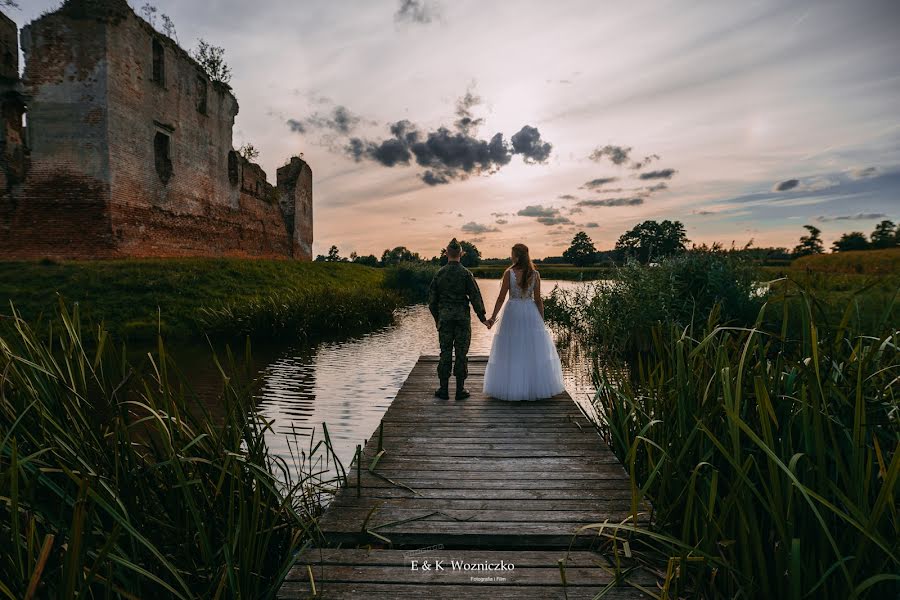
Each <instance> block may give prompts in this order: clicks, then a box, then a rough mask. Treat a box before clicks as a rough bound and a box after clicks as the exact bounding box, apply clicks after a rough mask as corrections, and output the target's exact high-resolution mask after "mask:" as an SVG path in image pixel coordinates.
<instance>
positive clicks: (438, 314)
mask: <svg viewBox="0 0 900 600" xmlns="http://www.w3.org/2000/svg"><path fill="white" fill-rule="evenodd" d="M469 303H471V304H472V309H473V310H475V314H476V315H478V319H479V320H480V321H484V313H485V310H484V301H483V300H482V299H481V290H479V289H478V284H477V283H475V277H474V276H473V275H472V272H471V271H469V270H468V269H467V268H465V267H464V266H462V265H461V264H460V263H459V262H456V261H451V262H448V263H447V264H446V265H444V266H443V267H441V269H440V270H439V271H438V272H437V274H436V275H435V276H434V279H432V280H431V286H430V287H429V289H428V308H429V310H431V314H432V316H433V317H434V321H435V323H436V324H437V328H438V341H439V343H440V346H441V358H440V360H439V361H438V377H439V378H440V379H441V381H442V382H443V381H446V380H448V379H450V363H451V360H452V352H453V350H455V351H456V361H455V363H454V364H453V374H454V375H455V376H456V377H457V378H458V379H464V378H465V377H466V376H467V375H468V374H469V372H468V364H467V357H466V355H467V354H468V352H469V342H470V341H471V339H472V322H471V318H470V316H469Z"/></svg>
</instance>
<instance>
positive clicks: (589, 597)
mask: <svg viewBox="0 0 900 600" xmlns="http://www.w3.org/2000/svg"><path fill="white" fill-rule="evenodd" d="M602 590H603V586H583V587H575V586H571V587H567V588H563V587H562V586H555V587H551V586H520V585H502V584H499V583H490V584H488V583H477V582H475V583H473V584H472V585H427V584H422V585H416V584H395V583H387V584H378V583H331V582H328V583H327V585H323V586H321V588H318V587H317V592H318V593H319V595H318V596H312V595H311V593H310V590H309V586H308V585H307V584H301V583H299V582H287V583H285V584H284V587H283V588H282V589H281V592H279V595H278V597H279V598H281V599H285V600H287V599H291V600H295V599H300V598H316V599H317V600H318V599H320V598H322V599H334V600H345V599H350V598H353V599H360V600H361V599H366V600H369V599H371V600H397V599H400V598H429V599H434V600H459V599H460V598H466V599H467V600H479V599H482V598H484V599H490V600H556V599H558V600H593V599H594V598H596V597H597V595H598V594H599V593H600V592H601V591H602ZM650 597H651V596H648V595H646V594H643V593H642V592H640V591H639V590H637V589H634V588H621V587H619V588H614V589H613V590H611V591H610V592H608V593H606V594H605V595H604V596H603V598H604V600H606V599H609V600H638V599H646V598H650Z"/></svg>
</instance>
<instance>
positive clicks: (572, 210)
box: [569, 206, 584, 215]
mask: <svg viewBox="0 0 900 600" xmlns="http://www.w3.org/2000/svg"><path fill="white" fill-rule="evenodd" d="M580 212H584V211H583V210H582V209H581V208H579V207H577V206H573V207H572V208H570V209H569V214H570V215H577V214H578V213H580Z"/></svg>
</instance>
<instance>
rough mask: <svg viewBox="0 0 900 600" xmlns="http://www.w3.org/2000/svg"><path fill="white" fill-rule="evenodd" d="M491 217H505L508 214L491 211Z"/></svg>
mask: <svg viewBox="0 0 900 600" xmlns="http://www.w3.org/2000/svg"><path fill="white" fill-rule="evenodd" d="M491 216H492V217H506V216H509V213H501V212H493V213H491Z"/></svg>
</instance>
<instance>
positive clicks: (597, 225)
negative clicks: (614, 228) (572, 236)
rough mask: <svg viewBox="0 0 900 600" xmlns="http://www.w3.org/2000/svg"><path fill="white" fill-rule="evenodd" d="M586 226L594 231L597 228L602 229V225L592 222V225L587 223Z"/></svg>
mask: <svg viewBox="0 0 900 600" xmlns="http://www.w3.org/2000/svg"><path fill="white" fill-rule="evenodd" d="M584 226H585V227H587V228H588V229H594V228H595V227H600V224H599V223H595V222H593V221H591V222H590V223H585V224H584Z"/></svg>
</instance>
